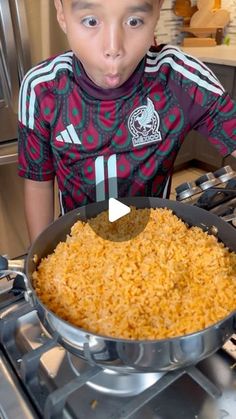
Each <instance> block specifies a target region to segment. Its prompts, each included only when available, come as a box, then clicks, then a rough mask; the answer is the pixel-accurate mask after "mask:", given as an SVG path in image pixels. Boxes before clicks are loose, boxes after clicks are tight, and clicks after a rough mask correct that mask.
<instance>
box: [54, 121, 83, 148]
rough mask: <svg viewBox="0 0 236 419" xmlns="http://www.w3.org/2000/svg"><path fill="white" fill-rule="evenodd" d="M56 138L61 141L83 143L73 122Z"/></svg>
mask: <svg viewBox="0 0 236 419" xmlns="http://www.w3.org/2000/svg"><path fill="white" fill-rule="evenodd" d="M56 140H57V141H60V142H61V143H69V144H82V143H81V141H80V139H79V137H78V135H77V134H76V131H75V129H74V127H73V125H72V124H70V125H67V127H66V129H64V131H61V132H60V134H59V135H58V136H57V137H56Z"/></svg>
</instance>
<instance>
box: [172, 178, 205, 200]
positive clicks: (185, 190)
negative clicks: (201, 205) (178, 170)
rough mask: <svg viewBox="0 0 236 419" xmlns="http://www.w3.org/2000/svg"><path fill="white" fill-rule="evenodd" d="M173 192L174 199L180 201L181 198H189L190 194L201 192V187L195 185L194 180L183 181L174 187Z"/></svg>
mask: <svg viewBox="0 0 236 419" xmlns="http://www.w3.org/2000/svg"><path fill="white" fill-rule="evenodd" d="M175 192H176V200H177V201H182V200H183V199H186V198H189V197H190V196H193V195H195V194H197V193H199V192H201V189H200V188H198V187H197V186H196V184H195V182H184V183H181V185H179V186H177V188H175Z"/></svg>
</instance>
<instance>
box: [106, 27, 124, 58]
mask: <svg viewBox="0 0 236 419" xmlns="http://www.w3.org/2000/svg"><path fill="white" fill-rule="evenodd" d="M103 52H104V56H105V57H106V58H113V59H114V58H118V57H121V56H122V55H123V35H122V30H121V29H119V28H109V29H108V30H107V31H106V32H105V33H104V49H103Z"/></svg>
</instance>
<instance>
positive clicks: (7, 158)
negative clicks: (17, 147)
mask: <svg viewBox="0 0 236 419" xmlns="http://www.w3.org/2000/svg"><path fill="white" fill-rule="evenodd" d="M17 161H18V154H17V153H12V154H6V155H4V156H0V166H1V165H3V164H9V163H16V162H17Z"/></svg>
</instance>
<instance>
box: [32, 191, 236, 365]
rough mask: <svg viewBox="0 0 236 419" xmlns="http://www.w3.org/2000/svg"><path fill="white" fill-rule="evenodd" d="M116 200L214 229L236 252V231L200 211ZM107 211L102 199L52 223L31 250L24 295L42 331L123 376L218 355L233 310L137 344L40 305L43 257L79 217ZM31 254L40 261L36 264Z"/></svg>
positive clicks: (230, 331) (157, 200)
mask: <svg viewBox="0 0 236 419" xmlns="http://www.w3.org/2000/svg"><path fill="white" fill-rule="evenodd" d="M120 201H121V202H122V203H124V204H125V205H129V206H130V205H133V206H135V207H136V208H169V209H171V210H173V212H174V213H175V214H176V215H177V216H178V217H179V218H181V219H182V220H183V221H184V222H186V223H187V224H188V225H190V226H192V225H195V226H199V227H201V228H203V229H205V230H206V229H207V228H208V229H210V228H212V226H215V227H216V228H217V230H218V238H219V240H221V241H222V242H223V243H224V244H225V246H227V247H228V248H229V249H230V250H232V251H234V252H235V251H236V230H235V229H234V228H233V227H232V226H230V225H228V224H227V223H226V222H224V221H223V220H221V219H220V218H219V217H217V216H216V215H214V214H211V213H209V212H207V211H205V210H203V209H201V208H197V207H194V206H191V205H188V204H182V203H180V202H177V201H170V200H166V199H160V198H145V197H136V198H122V199H120ZM107 209H108V202H107V201H102V202H99V203H93V204H89V205H87V206H83V207H80V208H78V209H76V210H73V211H71V212H69V213H67V214H66V215H64V216H63V217H61V218H59V219H58V220H57V221H55V222H54V223H53V224H51V225H50V226H49V227H48V228H47V229H46V230H45V231H44V232H43V233H42V234H41V235H40V236H39V237H38V238H37V239H36V241H35V242H34V243H33V245H32V246H31V248H30V251H29V254H28V257H27V260H26V266H25V268H26V275H25V276H24V278H25V285H26V293H25V296H26V299H27V300H28V301H29V302H30V303H31V305H32V306H33V307H34V308H35V309H36V310H37V312H38V315H39V318H40V320H41V322H42V323H43V325H44V326H45V328H46V329H47V330H48V331H49V333H50V334H51V335H56V336H57V339H58V342H59V343H60V344H61V345H62V346H64V347H65V348H66V349H68V350H69V351H70V352H71V353H73V354H75V355H77V356H79V357H81V358H83V359H85V360H87V361H88V362H89V363H90V364H93V365H99V366H101V367H103V368H110V369H112V370H115V371H120V372H122V373H124V372H138V371H144V372H155V371H169V370H174V369H177V368H183V367H186V366H188V365H191V364H196V363H198V362H199V361H200V360H201V359H204V358H206V357H208V356H209V355H211V354H212V353H214V352H216V351H217V350H218V349H219V348H220V347H222V346H223V344H224V343H225V342H226V340H227V339H228V338H229V337H230V336H231V335H232V334H233V333H234V331H235V328H236V324H235V318H236V313H235V312H234V313H232V314H230V315H229V316H227V317H226V318H224V319H222V320H221V321H219V322H218V323H216V324H214V325H212V326H210V327H208V328H206V329H204V330H201V331H198V332H196V333H192V334H189V335H185V336H180V337H176V338H170V339H160V340H140V341H137V340H126V339H115V338H110V337H106V336H100V335H95V334H93V333H90V332H89V331H87V330H84V329H80V328H78V327H75V326H73V325H72V324H70V323H68V322H66V321H64V320H63V319H61V318H60V317H58V316H57V315H56V314H54V313H53V312H52V311H50V310H49V309H48V308H47V307H46V306H45V305H44V304H43V303H42V302H41V301H40V299H39V298H38V297H37V295H36V293H35V290H34V287H33V285H32V274H33V272H34V271H35V269H36V268H37V266H38V264H39V262H40V260H41V258H43V257H45V256H47V255H48V254H50V253H52V252H53V250H54V249H55V247H56V245H57V244H58V243H59V242H60V241H64V240H65V239H66V236H67V234H69V232H70V229H71V227H72V225H73V224H74V223H75V222H76V221H77V220H78V219H81V220H85V221H86V220H88V219H89V218H91V217H94V216H96V215H98V214H99V213H100V212H102V211H104V210H107ZM35 255H37V257H38V258H37V259H38V260H37V262H36V259H35ZM45 280H47V278H45ZM92 280H93V279H92V278H91V281H92Z"/></svg>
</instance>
